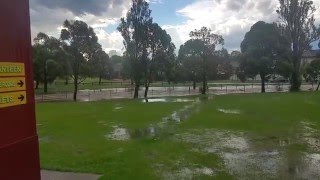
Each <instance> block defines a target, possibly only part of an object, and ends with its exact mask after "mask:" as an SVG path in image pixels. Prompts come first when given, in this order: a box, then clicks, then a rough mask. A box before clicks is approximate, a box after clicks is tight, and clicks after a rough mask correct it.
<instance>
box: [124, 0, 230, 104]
mask: <svg viewBox="0 0 320 180" xmlns="http://www.w3.org/2000/svg"><path fill="white" fill-rule="evenodd" d="M118 30H119V31H120V32H121V34H122V37H123V39H124V46H125V48H126V52H125V54H124V56H125V58H126V59H128V62H129V65H130V67H131V69H130V70H131V71H130V74H131V76H130V77H131V78H132V80H133V81H134V84H135V90H134V91H135V93H134V98H137V97H138V92H139V87H140V84H141V82H143V84H144V86H145V93H144V97H145V98H146V97H147V95H148V89H149V86H150V83H151V82H152V81H153V79H154V78H155V77H156V76H157V75H159V74H164V75H165V78H166V79H167V80H168V81H169V82H171V81H177V80H182V79H185V80H192V81H193V82H194V88H195V84H196V82H197V81H199V80H200V79H201V81H202V88H201V92H202V94H205V93H206V89H207V80H208V77H209V78H211V79H214V78H218V77H217V76H218V74H220V76H221V77H223V76H226V77H227V78H229V77H230V75H231V74H232V68H231V65H230V64H228V63H226V62H225V61H224V62H223V58H224V56H227V55H228V52H227V51H226V50H225V49H223V50H221V51H217V50H216V48H217V47H218V46H221V47H222V46H223V42H224V40H223V37H222V36H220V35H217V34H214V33H212V32H211V30H210V29H208V28H206V27H203V28H201V29H200V30H195V31H192V32H190V38H191V39H190V40H189V41H187V42H186V43H185V44H184V45H182V46H181V47H180V50H179V56H178V58H176V57H175V54H174V51H175V46H174V44H173V43H172V41H171V37H170V35H168V34H167V33H166V31H165V30H163V29H161V27H160V26H159V25H158V24H156V23H154V22H153V19H152V17H151V10H150V9H149V4H148V3H147V2H146V1H145V0H133V1H132V7H131V9H130V10H129V11H128V13H127V16H126V17H125V18H122V19H121V23H120V25H119V27H118Z"/></svg>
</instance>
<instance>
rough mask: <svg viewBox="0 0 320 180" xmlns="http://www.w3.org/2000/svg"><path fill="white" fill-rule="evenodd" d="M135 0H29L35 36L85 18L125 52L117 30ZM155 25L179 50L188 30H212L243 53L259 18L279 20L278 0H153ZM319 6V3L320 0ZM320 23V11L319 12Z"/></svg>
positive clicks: (108, 45)
mask: <svg viewBox="0 0 320 180" xmlns="http://www.w3.org/2000/svg"><path fill="white" fill-rule="evenodd" d="M130 2H131V0H30V12H31V28H32V37H35V35H36V34H37V33H38V32H45V33H47V34H49V35H52V36H55V37H59V33H60V29H61V25H62V23H63V21H64V20H66V19H79V20H83V21H85V22H86V23H88V24H89V25H90V26H92V27H93V28H94V29H95V32H96V33H97V35H98V37H99V42H100V43H101V44H102V46H103V48H104V49H105V50H106V52H109V51H110V50H116V51H117V52H119V53H121V52H123V50H124V49H123V43H122V37H121V35H120V33H119V32H118V31H117V30H116V28H117V26H118V23H119V20H120V18H121V17H124V16H125V15H126V12H127V11H128V9H129V8H130ZM148 2H149V3H150V9H151V10H152V16H153V18H154V22H156V23H158V24H160V25H161V26H162V28H164V29H165V30H167V32H168V33H169V34H170V35H171V37H172V39H173V42H174V43H175V45H176V46H177V48H179V47H180V45H181V44H183V43H184V42H185V41H187V40H188V39H189V32H190V31H192V30H194V29H200V28H201V27H202V26H207V27H210V28H211V29H212V31H213V32H214V33H217V34H221V35H223V37H224V39H225V48H227V49H228V50H229V51H232V50H237V49H239V46H240V43H241V41H242V40H243V38H244V35H245V33H246V32H247V31H248V30H249V29H250V27H251V26H252V25H253V24H254V23H256V22H257V21H259V20H263V21H266V22H275V21H278V15H277V14H276V9H277V6H278V0H148ZM314 2H315V5H316V7H317V8H319V7H320V0H315V1H314ZM316 19H317V24H319V23H320V9H319V10H318V11H317V12H316Z"/></svg>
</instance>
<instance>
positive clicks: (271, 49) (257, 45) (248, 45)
mask: <svg viewBox="0 0 320 180" xmlns="http://www.w3.org/2000/svg"><path fill="white" fill-rule="evenodd" d="M283 39H284V38H283V37H282V36H281V35H280V33H279V30H278V28H277V26H276V25H275V24H268V23H265V22H263V21H259V22H257V23H256V24H254V25H253V26H252V27H251V29H250V31H249V32H248V33H247V34H246V35H245V38H244V40H243V41H242V43H241V51H242V53H243V55H244V58H243V59H242V61H241V65H240V68H241V70H242V72H244V74H245V75H246V76H247V77H254V76H256V75H258V74H259V75H260V77H261V80H262V87H261V91H262V92H265V87H264V83H265V81H266V78H267V76H269V75H271V74H273V73H274V72H275V69H274V67H275V66H276V62H277V61H276V60H277V58H279V57H280V54H281V53H283V52H281V51H282V50H283V49H284V48H283V47H288V44H287V43H285V42H286V41H284V40H283Z"/></svg>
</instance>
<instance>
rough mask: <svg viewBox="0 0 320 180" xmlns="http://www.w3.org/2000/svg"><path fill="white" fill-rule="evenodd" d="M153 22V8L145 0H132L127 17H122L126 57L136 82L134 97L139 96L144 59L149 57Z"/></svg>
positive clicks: (121, 27) (121, 30) (121, 26)
mask: <svg viewBox="0 0 320 180" xmlns="http://www.w3.org/2000/svg"><path fill="white" fill-rule="evenodd" d="M151 24H152V17H151V10H150V9H149V4H148V3H147V2H146V1H145V0H132V6H131V8H130V9H129V11H128V13H127V16H126V18H122V19H121V23H120V25H119V26H118V31H119V32H120V33H121V35H122V37H123V39H124V46H125V48H126V57H127V58H128V59H129V62H130V67H131V70H132V71H131V74H132V76H133V77H132V79H133V80H134V83H135V88H134V98H138V96H139V88H140V83H141V81H142V79H143V76H144V72H145V69H144V68H145V67H144V61H146V60H147V59H148V56H149V54H148V52H149V51H148V48H149V47H148V46H149V42H148V40H149V38H148V35H149V27H150V25H151Z"/></svg>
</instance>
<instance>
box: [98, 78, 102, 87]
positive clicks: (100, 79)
mask: <svg viewBox="0 0 320 180" xmlns="http://www.w3.org/2000/svg"><path fill="white" fill-rule="evenodd" d="M101 80H102V77H101V76H99V85H101Z"/></svg>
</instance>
